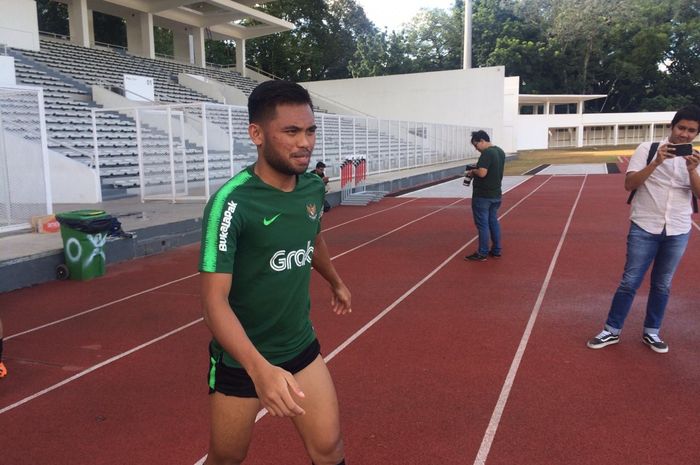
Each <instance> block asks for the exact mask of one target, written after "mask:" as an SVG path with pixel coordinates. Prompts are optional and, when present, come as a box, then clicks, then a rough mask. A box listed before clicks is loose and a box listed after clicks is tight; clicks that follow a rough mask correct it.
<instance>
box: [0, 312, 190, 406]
mask: <svg viewBox="0 0 700 465" xmlns="http://www.w3.org/2000/svg"><path fill="white" fill-rule="evenodd" d="M202 321H203V318H199V319H197V320H194V321H191V322H189V323H187V324H185V325H183V326H180V327H179V328H177V329H174V330H172V331H170V332H169V333H165V334H163V335H162V336H158V337H157V338H155V339H151V340H150V341H148V342H144V343H143V344H141V345H139V346H136V347H134V348H132V349H129V350H127V351H126V352H122V353H121V354H119V355H115V356H114V357H112V358H109V359H107V360H105V361H104V362H101V363H98V364H97V365H93V366H91V367H90V368H87V369H85V370H83V371H81V372H80V373H77V374H75V375H73V376H71V377H70V378H66V379H64V380H63V381H61V382H60V383H56V384H54V385H53V386H50V387H47V388H46V389H44V390H42V391H39V392H37V393H35V394H32V395H31V396H28V397H25V398H24V399H22V400H19V401H17V402H15V403H14V404H10V405H8V406H7V407H4V408H2V409H0V415H2V414H3V413H6V412H9V411H10V410H12V409H15V408H17V407H19V406H20V405H23V404H26V403H27V402H29V401H32V400H34V399H36V398H37V397H41V396H43V395H44V394H48V393H49V392H51V391H54V390H56V389H58V388H60V387H61V386H64V385H66V384H68V383H70V382H72V381H75V380H76V379H79V378H82V377H83V376H85V375H88V374H90V373H92V372H93V371H95V370H98V369H100V368H102V367H103V366H105V365H109V364H110V363H113V362H116V361H117V360H120V359H122V358H124V357H127V356H129V355H131V354H133V353H134V352H137V351H139V350H141V349H143V348H146V347H148V346H150V345H153V344H155V343H156V342H159V341H162V340H163V339H165V338H167V337H170V336H172V335H173V334H177V333H179V332H180V331H184V330H185V329H187V328H189V327H190V326H193V325H196V324H198V323H200V322H202Z"/></svg>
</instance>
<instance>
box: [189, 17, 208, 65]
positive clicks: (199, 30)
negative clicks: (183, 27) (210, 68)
mask: <svg viewBox="0 0 700 465" xmlns="http://www.w3.org/2000/svg"><path fill="white" fill-rule="evenodd" d="M191 32H192V39H191V40H192V50H193V51H194V56H193V57H192V58H194V64H195V65H197V66H201V67H202V68H205V67H206V65H207V56H206V49H205V48H204V39H205V35H204V28H203V27H195V28H193V29H192V30H191Z"/></svg>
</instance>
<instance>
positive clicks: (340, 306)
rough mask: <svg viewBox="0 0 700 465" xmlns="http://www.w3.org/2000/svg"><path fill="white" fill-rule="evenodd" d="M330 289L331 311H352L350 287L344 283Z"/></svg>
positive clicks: (344, 312)
mask: <svg viewBox="0 0 700 465" xmlns="http://www.w3.org/2000/svg"><path fill="white" fill-rule="evenodd" d="M332 289H333V298H332V299H331V308H332V310H333V312H334V313H335V314H337V315H345V314H346V313H352V306H351V304H350V302H351V296H350V289H348V287H347V286H346V285H345V284H344V283H340V284H338V285H336V286H333V287H332Z"/></svg>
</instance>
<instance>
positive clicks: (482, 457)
mask: <svg viewBox="0 0 700 465" xmlns="http://www.w3.org/2000/svg"><path fill="white" fill-rule="evenodd" d="M587 179H588V176H587V175H586V177H584V178H583V182H582V183H581V188H580V189H579V191H578V196H577V197H576V201H575V202H574V205H573V206H572V207H571V212H569V219H568V220H567V222H566V226H564V230H563V231H562V233H561V238H559V244H558V245H557V249H556V251H555V252H554V256H553V257H552V261H551V263H550V264H549V269H548V270H547V275H546V276H545V278H544V282H543V283H542V288H541V289H540V294H539V295H538V296H537V301H536V302H535V306H534V307H533V309H532V313H531V314H530V319H529V320H528V322H527V326H526V327H525V332H524V333H523V336H522V338H521V339H520V345H519V346H518V350H517V351H516V352H515V357H514V358H513V362H512V363H511V365H510V370H508V375H507V376H506V380H505V382H504V383H503V388H502V389H501V394H500V396H499V397H498V401H497V402H496V407H495V408H494V410H493V413H492V414H491V420H490V421H489V425H488V427H487V428H486V433H485V434H484V438H483V440H482V441H481V447H479V452H478V453H477V455H476V460H474V465H484V464H485V463H486V459H487V458H488V455H489V451H490V450H491V445H492V444H493V440H494V438H495V437H496V430H497V429H498V425H499V424H500V422H501V416H502V415H503V410H504V409H505V406H506V403H507V402H508V397H509V396H510V390H511V388H512V387H513V382H514V381H515V375H516V374H517V373H518V368H519V367H520V362H521V361H522V359H523V354H524V353H525V349H526V348H527V344H528V341H529V340H530V334H531V333H532V328H533V327H534V326H535V321H536V320H537V315H538V314H539V312H540V308H541V307H542V302H543V301H544V296H545V294H546V293H547V288H548V287H549V281H550V279H551V278H552V273H553V272H554V267H555V266H556V264H557V259H558V258H559V252H561V249H562V247H563V245H564V240H565V239H566V234H567V232H568V231H569V226H570V225H571V221H572V219H573V217H574V212H575V211H576V207H577V206H578V202H579V199H580V198H581V193H582V192H583V187H584V186H585V185H586V180H587Z"/></svg>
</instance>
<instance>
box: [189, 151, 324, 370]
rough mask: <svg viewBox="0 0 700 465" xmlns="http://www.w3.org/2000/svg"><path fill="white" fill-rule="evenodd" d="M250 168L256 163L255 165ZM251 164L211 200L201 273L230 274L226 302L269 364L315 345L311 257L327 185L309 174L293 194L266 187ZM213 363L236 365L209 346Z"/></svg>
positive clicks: (217, 347) (301, 177) (204, 230)
mask: <svg viewBox="0 0 700 465" xmlns="http://www.w3.org/2000/svg"><path fill="white" fill-rule="evenodd" d="M253 166H254V165H253ZM253 166H249V167H248V168H246V169H245V170H243V171H241V172H240V173H238V174H237V175H236V176H234V177H233V178H231V179H230V180H229V181H228V182H227V183H226V184H224V185H223V186H222V187H221V188H220V189H219V190H218V191H217V192H216V194H214V195H213V196H212V197H211V199H210V200H209V202H208V203H207V206H206V208H205V210H204V218H203V224H202V248H201V252H200V263H199V270H200V271H201V272H204V273H230V274H231V275H232V284H231V291H230V293H229V298H228V300H229V303H230V304H231V308H232V309H233V312H234V313H235V314H236V317H237V318H238V320H239V321H240V322H241V324H242V325H243V328H244V329H245V331H246V334H247V335H248V337H249V338H250V340H251V342H252V343H253V345H254V346H255V347H256V349H257V350H258V351H259V352H260V353H261V354H262V355H263V356H264V357H265V358H266V359H267V360H268V361H269V362H270V363H272V364H280V363H282V362H285V361H287V360H290V359H292V358H294V357H295V356H296V355H298V354H299V353H300V352H301V351H302V350H303V349H304V348H306V347H307V346H308V345H309V344H310V343H311V342H313V340H314V339H315V337H316V336H315V333H314V329H313V327H312V326H311V319H310V317H309V313H310V308H311V299H310V297H309V282H310V279H311V259H312V257H313V251H314V243H315V241H316V235H317V234H318V232H319V231H320V229H321V223H320V222H321V215H322V214H323V200H324V195H325V187H324V185H323V181H321V178H319V177H318V176H316V175H315V174H313V173H305V174H301V175H299V176H298V177H297V185H296V187H295V189H294V191H292V192H283V191H280V190H279V189H276V188H274V187H272V186H270V185H268V184H265V183H264V182H263V181H262V180H261V179H260V178H259V177H258V176H257V175H256V174H255V173H254V171H253ZM211 348H212V352H213V355H214V357H217V358H218V357H219V356H221V355H223V361H224V363H226V364H227V365H229V366H233V367H240V366H241V365H240V363H238V362H237V361H236V360H234V359H233V358H232V357H231V355H230V354H228V353H225V352H224V351H223V349H222V347H221V345H220V344H219V343H218V342H217V341H216V340H212V343H211Z"/></svg>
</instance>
